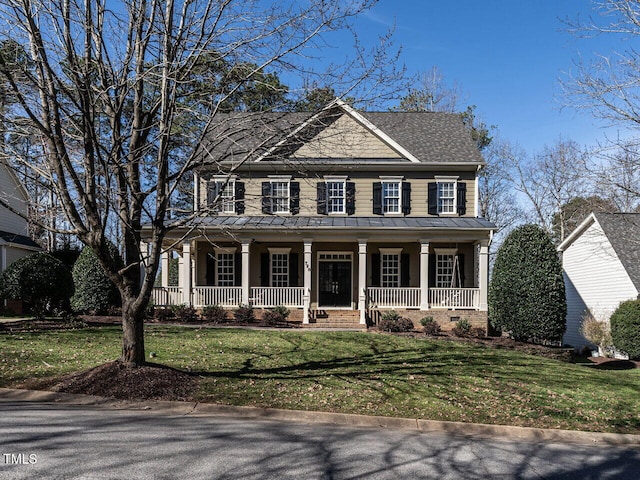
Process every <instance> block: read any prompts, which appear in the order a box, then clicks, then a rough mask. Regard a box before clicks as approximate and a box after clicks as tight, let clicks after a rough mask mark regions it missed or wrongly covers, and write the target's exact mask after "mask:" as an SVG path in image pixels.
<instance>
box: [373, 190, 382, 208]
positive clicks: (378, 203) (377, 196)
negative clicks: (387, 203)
mask: <svg viewBox="0 0 640 480" xmlns="http://www.w3.org/2000/svg"><path fill="white" fill-rule="evenodd" d="M373 213H374V215H382V183H381V182H376V183H374V184H373Z"/></svg>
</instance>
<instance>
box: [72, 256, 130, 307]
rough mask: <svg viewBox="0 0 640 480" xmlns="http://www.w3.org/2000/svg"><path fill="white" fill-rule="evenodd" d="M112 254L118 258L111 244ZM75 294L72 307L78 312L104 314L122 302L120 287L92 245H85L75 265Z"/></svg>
mask: <svg viewBox="0 0 640 480" xmlns="http://www.w3.org/2000/svg"><path fill="white" fill-rule="evenodd" d="M109 249H110V250H111V254H112V255H113V256H114V258H118V257H117V255H118V251H117V250H116V247H115V246H113V245H109ZM73 283H74V284H75V289H76V291H75V294H74V295H73V297H71V308H73V310H74V311H76V312H89V313H93V314H95V315H103V314H105V313H107V312H108V311H109V309H110V308H111V307H119V306H120V304H121V299H120V293H119V292H118V289H117V288H116V286H115V285H114V283H113V282H112V281H111V279H110V278H109V277H108V276H107V274H106V273H105V271H104V269H103V268H102V265H100V262H99V261H98V257H97V255H96V254H95V252H94V251H93V249H92V248H91V247H88V246H87V247H84V248H83V249H82V252H81V253H80V256H79V257H78V259H77V260H76V263H75V264H74V266H73Z"/></svg>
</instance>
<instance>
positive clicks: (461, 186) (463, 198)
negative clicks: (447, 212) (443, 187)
mask: <svg viewBox="0 0 640 480" xmlns="http://www.w3.org/2000/svg"><path fill="white" fill-rule="evenodd" d="M456 188H457V192H456V195H457V197H458V198H457V199H456V203H457V204H458V206H457V208H458V215H465V214H466V213H467V184H466V183H464V182H458V183H457V187H456Z"/></svg>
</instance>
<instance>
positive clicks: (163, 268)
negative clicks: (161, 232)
mask: <svg viewBox="0 0 640 480" xmlns="http://www.w3.org/2000/svg"><path fill="white" fill-rule="evenodd" d="M160 284H161V285H162V286H163V287H168V286H169V252H168V251H164V252H162V253H161V254H160Z"/></svg>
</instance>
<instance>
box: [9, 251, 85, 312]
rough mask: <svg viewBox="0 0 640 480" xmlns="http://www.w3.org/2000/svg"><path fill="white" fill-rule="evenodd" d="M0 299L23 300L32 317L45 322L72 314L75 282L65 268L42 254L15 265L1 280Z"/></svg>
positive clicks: (28, 256) (55, 260) (21, 259)
mask: <svg viewBox="0 0 640 480" xmlns="http://www.w3.org/2000/svg"><path fill="white" fill-rule="evenodd" d="M0 292H1V296H2V297H3V298H6V299H10V300H21V301H22V302H24V303H25V304H26V305H27V306H28V307H29V308H30V309H31V313H32V314H33V315H34V316H36V317H38V318H42V317H43V316H44V315H46V314H54V313H55V314H57V313H59V311H68V310H69V299H70V298H71V296H72V295H73V278H72V277H71V272H70V271H69V269H68V268H66V267H65V266H64V264H63V263H62V262H61V261H60V260H58V259H56V258H54V257H52V256H51V255H49V254H47V253H43V252H39V253H33V254H31V255H27V256H26V257H23V258H20V259H19V260H16V261H15V262H13V263H12V264H11V265H9V267H7V269H6V270H5V271H4V272H3V273H2V276H1V277H0Z"/></svg>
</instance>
